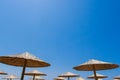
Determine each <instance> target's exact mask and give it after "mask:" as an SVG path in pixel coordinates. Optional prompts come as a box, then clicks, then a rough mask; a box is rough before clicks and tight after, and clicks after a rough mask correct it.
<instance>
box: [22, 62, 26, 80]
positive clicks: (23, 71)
mask: <svg viewBox="0 0 120 80" xmlns="http://www.w3.org/2000/svg"><path fill="white" fill-rule="evenodd" d="M26 64H27V60H25V61H24V66H23V70H22V75H21V80H23V79H24V73H25V68H26Z"/></svg>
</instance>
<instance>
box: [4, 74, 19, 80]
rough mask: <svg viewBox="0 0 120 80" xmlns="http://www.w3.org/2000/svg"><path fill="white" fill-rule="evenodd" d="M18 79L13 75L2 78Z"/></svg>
mask: <svg viewBox="0 0 120 80" xmlns="http://www.w3.org/2000/svg"><path fill="white" fill-rule="evenodd" d="M17 78H18V77H17V76H16V75H14V74H11V75H8V76H6V77H4V78H3V79H17Z"/></svg>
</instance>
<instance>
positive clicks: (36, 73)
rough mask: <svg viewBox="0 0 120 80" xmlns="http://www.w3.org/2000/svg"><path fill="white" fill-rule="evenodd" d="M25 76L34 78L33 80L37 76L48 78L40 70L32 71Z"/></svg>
mask: <svg viewBox="0 0 120 80" xmlns="http://www.w3.org/2000/svg"><path fill="white" fill-rule="evenodd" d="M24 75H29V76H33V80H35V76H46V74H44V73H42V72H39V71H38V70H32V71H30V72H26V73H25V74H24Z"/></svg>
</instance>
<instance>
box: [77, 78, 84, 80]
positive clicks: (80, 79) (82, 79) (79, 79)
mask: <svg viewBox="0 0 120 80" xmlns="http://www.w3.org/2000/svg"><path fill="white" fill-rule="evenodd" d="M76 80H85V79H84V78H82V77H79V78H77V79H76Z"/></svg>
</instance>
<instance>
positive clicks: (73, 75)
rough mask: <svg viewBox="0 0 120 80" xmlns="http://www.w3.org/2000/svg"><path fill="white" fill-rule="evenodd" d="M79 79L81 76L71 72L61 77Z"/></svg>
mask: <svg viewBox="0 0 120 80" xmlns="http://www.w3.org/2000/svg"><path fill="white" fill-rule="evenodd" d="M68 76H69V77H78V76H79V75H78V74H74V73H71V72H66V73H64V74H61V75H60V76H59V77H68Z"/></svg>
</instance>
